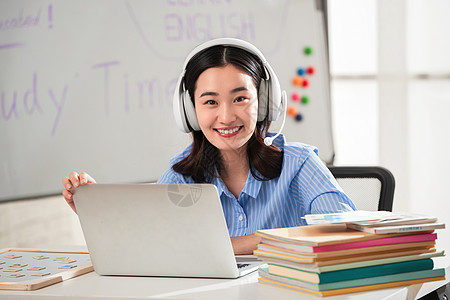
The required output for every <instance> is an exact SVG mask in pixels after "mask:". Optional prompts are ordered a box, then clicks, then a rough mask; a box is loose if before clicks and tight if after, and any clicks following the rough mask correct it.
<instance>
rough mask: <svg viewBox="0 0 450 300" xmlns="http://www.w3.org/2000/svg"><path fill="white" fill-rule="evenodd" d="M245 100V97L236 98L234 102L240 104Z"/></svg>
mask: <svg viewBox="0 0 450 300" xmlns="http://www.w3.org/2000/svg"><path fill="white" fill-rule="evenodd" d="M245 99H246V98H245V97H237V98H236V99H235V100H234V101H236V102H242V101H244V100H245Z"/></svg>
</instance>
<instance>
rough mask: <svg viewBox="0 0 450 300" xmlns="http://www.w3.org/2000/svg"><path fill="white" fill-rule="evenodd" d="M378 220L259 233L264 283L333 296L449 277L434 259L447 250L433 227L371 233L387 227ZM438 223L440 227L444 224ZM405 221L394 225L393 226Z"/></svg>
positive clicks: (261, 274)
mask: <svg viewBox="0 0 450 300" xmlns="http://www.w3.org/2000/svg"><path fill="white" fill-rule="evenodd" d="M385 220H386V219H385ZM379 221H380V220H379V219H378V222H379ZM391 221H392V219H391ZM367 222H370V224H369V223H367ZM376 222H377V220H370V221H361V220H360V221H358V223H352V222H348V223H347V222H341V223H333V224H315V225H307V226H300V227H291V228H278V229H268V230H259V231H257V232H256V235H258V236H259V237H260V238H261V243H260V244H258V248H257V250H255V252H254V254H255V255H256V256H257V257H258V258H259V259H260V260H262V261H263V262H264V263H265V264H264V265H263V266H262V267H261V268H260V269H259V275H260V277H259V282H261V283H264V284H269V285H275V286H279V287H284V288H288V289H292V290H296V291H300V292H304V293H307V294H312V295H316V296H331V295H339V294H346V293H353V292H361V291H370V290H375V289H381V288H391V287H398V286H406V285H411V284H417V283H424V282H428V281H436V280H443V279H445V269H441V268H435V267H434V263H433V260H432V258H434V257H439V256H444V251H437V250H436V248H435V242H436V239H437V234H436V233H435V232H434V231H433V229H430V227H426V228H427V229H424V230H422V228H418V229H416V230H412V229H409V230H407V231H401V230H398V231H396V232H389V233H383V234H375V233H371V232H366V229H367V228H372V229H373V228H381V226H376V225H374V223H376ZM385 222H388V221H385ZM382 223H383V222H382ZM397 223H399V222H398V220H397ZM428 223H430V222H428ZM428 223H423V224H428ZM350 224H352V225H350ZM436 224H439V225H437V226H436V228H435V229H437V228H443V227H442V225H441V223H436ZM378 225H380V224H378ZM403 225H405V224H396V225H393V224H392V223H391V224H389V226H388V227H392V226H403ZM409 225H413V224H412V223H410V224H409ZM347 226H348V227H349V228H348V227H347ZM355 226H356V227H357V226H359V227H358V228H357V229H358V230H355V229H352V228H350V227H355ZM356 227H355V228H356ZM386 227H387V226H386ZM444 227H445V225H444ZM372 229H370V230H371V231H372ZM361 230H363V231H361ZM391 230H392V229H391ZM375 232H376V230H375Z"/></svg>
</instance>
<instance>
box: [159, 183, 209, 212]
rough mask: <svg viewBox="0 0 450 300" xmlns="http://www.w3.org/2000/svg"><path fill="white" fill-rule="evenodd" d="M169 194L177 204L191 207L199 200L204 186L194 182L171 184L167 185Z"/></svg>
mask: <svg viewBox="0 0 450 300" xmlns="http://www.w3.org/2000/svg"><path fill="white" fill-rule="evenodd" d="M167 194H168V196H169V199H170V201H172V203H173V204H175V205H176V206H179V207H189V206H192V205H194V204H196V203H197V202H198V200H199V199H200V196H201V195H202V188H201V187H200V186H198V185H193V184H183V185H176V184H174V185H172V184H169V185H168V186H167Z"/></svg>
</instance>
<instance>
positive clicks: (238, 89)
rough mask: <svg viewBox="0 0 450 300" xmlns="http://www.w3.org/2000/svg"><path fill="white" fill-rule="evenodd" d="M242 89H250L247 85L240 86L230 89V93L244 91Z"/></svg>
mask: <svg viewBox="0 0 450 300" xmlns="http://www.w3.org/2000/svg"><path fill="white" fill-rule="evenodd" d="M242 91H248V89H247V88H246V87H245V86H240V87H237V88H235V89H232V90H231V91H230V94H234V93H237V92H242Z"/></svg>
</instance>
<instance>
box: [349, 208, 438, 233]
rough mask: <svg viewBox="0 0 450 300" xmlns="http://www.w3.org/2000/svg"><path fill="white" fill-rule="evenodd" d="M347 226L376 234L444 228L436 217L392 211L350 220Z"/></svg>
mask: <svg viewBox="0 0 450 300" xmlns="http://www.w3.org/2000/svg"><path fill="white" fill-rule="evenodd" d="M347 227H348V228H351V229H355V230H359V231H365V232H370V233H374V234H385V233H395V232H418V231H433V230H435V229H444V228H445V224H444V223H440V222H438V219H437V218H436V217H430V216H425V215H419V214H409V213H400V214H398V213H390V215H387V216H384V217H382V218H380V219H375V220H365V221H354V222H348V223H347Z"/></svg>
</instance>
